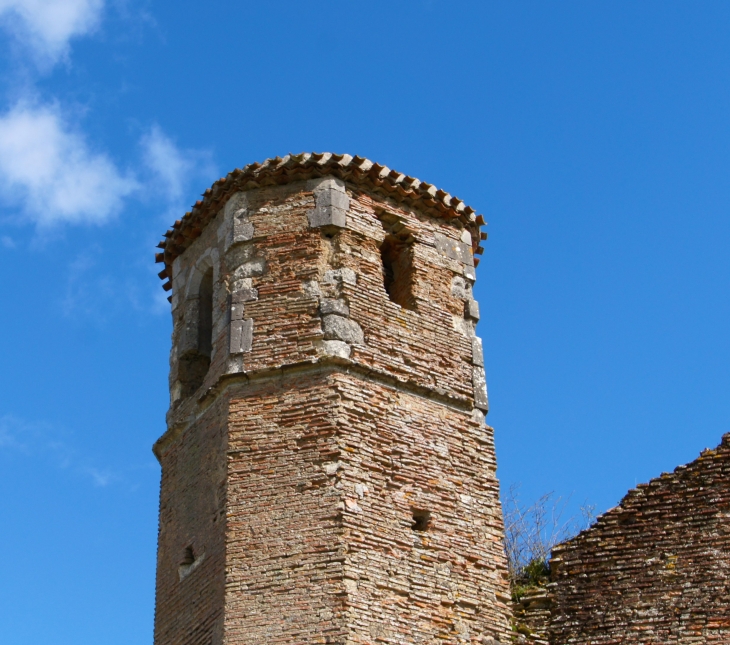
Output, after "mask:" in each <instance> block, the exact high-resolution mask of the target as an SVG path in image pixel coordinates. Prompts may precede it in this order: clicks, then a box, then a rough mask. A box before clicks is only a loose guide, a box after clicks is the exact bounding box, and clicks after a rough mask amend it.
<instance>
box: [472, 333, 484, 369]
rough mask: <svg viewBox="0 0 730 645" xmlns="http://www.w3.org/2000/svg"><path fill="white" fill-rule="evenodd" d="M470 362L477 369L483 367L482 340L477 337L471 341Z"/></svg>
mask: <svg viewBox="0 0 730 645" xmlns="http://www.w3.org/2000/svg"><path fill="white" fill-rule="evenodd" d="M471 362H472V363H474V365H477V366H478V367H484V351H483V349H482V339H481V338H479V337H477V336H475V337H474V338H472V339H471Z"/></svg>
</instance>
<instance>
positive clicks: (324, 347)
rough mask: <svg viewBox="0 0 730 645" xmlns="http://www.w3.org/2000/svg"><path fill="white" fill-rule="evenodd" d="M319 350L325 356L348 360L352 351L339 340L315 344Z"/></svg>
mask: <svg viewBox="0 0 730 645" xmlns="http://www.w3.org/2000/svg"><path fill="white" fill-rule="evenodd" d="M317 349H319V350H320V351H321V352H322V354H324V355H325V356H337V357H338V358H350V352H351V351H352V349H351V348H350V346H349V345H348V344H347V343H346V342H344V341H341V340H322V341H319V342H318V343H317Z"/></svg>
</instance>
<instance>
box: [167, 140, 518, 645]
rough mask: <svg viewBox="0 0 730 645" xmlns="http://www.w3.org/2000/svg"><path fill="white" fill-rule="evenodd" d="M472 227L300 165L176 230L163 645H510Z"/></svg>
mask: <svg viewBox="0 0 730 645" xmlns="http://www.w3.org/2000/svg"><path fill="white" fill-rule="evenodd" d="M481 224H483V220H482V219H481V217H480V216H477V215H476V213H475V212H474V211H473V210H472V209H470V208H469V207H467V206H465V205H464V204H463V203H462V202H461V201H460V200H458V199H456V198H454V197H452V196H451V195H449V194H448V193H446V192H444V191H441V190H439V189H437V188H436V187H434V186H432V185H430V184H426V183H424V182H420V181H418V180H417V179H414V178H412V177H407V176H406V175H402V174H401V173H396V172H395V171H391V170H390V169H388V168H385V167H384V166H380V165H378V164H374V163H372V162H370V161H368V160H365V159H362V158H359V157H350V156H347V155H330V154H324V155H315V154H312V155H298V156H294V157H285V158H283V159H274V160H268V161H266V162H264V163H263V164H252V165H250V166H247V167H246V168H243V169H241V170H237V171H234V172H232V173H230V174H229V175H228V176H227V177H226V178H224V179H222V180H221V181H219V182H216V183H215V184H214V185H213V187H212V188H211V189H210V190H208V191H206V193H205V195H204V197H203V199H202V200H201V202H199V203H198V204H196V205H195V207H194V208H193V209H192V211H191V212H190V213H188V214H186V215H185V216H184V217H183V218H182V219H181V220H180V221H179V222H176V224H175V225H174V226H173V227H172V228H171V229H170V231H168V232H167V233H166V234H165V239H164V240H163V242H161V244H160V248H161V249H162V252H161V253H160V255H159V257H158V259H159V260H160V261H161V262H163V263H164V265H165V269H164V270H163V271H162V274H161V276H162V277H165V278H166V279H167V282H166V283H165V285H164V286H165V288H166V289H167V290H171V291H172V293H171V302H172V318H173V333H172V351H171V354H170V391H171V405H170V409H169V411H168V414H167V430H166V432H165V433H164V434H163V435H162V436H161V437H160V439H159V440H158V441H157V443H156V444H155V447H154V451H155V454H156V455H157V457H158V459H159V461H160V464H161V466H162V483H161V491H160V525H159V544H158V557H157V581H156V585H157V593H156V609H155V640H154V642H155V645H180V644H181V643H185V644H186V645H241V644H243V643H246V644H249V643H250V644H256V645H258V644H260V643H266V645H308V644H315V643H316V644H325V643H329V644H330V645H345V644H352V645H354V644H356V643H360V644H361V645H365V644H373V645H374V644H376V643H378V644H379V643H382V644H391V645H394V644H406V643H412V644H415V643H424V644H425V643H442V644H444V645H450V644H453V645H467V644H468V645H476V644H477V643H478V644H482V645H487V644H495V643H503V644H505V645H506V644H507V643H509V642H511V635H510V627H509V625H510V622H509V621H510V598H509V590H508V583H507V569H506V559H505V555H504V550H503V546H502V540H503V525H502V513H501V507H500V501H499V484H498V481H497V477H496V461H495V454H494V436H493V430H492V428H490V427H489V426H487V425H486V424H485V416H484V413H485V411H486V409H487V407H486V406H487V402H486V389H485V388H486V386H485V379H484V369H483V365H484V358H483V353H482V350H481V342H480V341H479V339H478V338H477V337H476V318H477V317H478V314H477V313H476V309H475V307H476V303H474V300H473V296H472V287H473V283H474V279H475V275H474V260H473V253H474V252H476V251H477V250H478V248H479V247H477V246H476V243H477V242H474V243H472V240H475V241H478V240H479V239H481V238H480V231H479V227H480V225H481ZM185 294H187V296H186V295H185ZM188 296H189V297H188ZM472 303H473V304H472ZM188 346H189V347H190V348H191V349H189V350H186V351H181V350H182V349H183V348H185V347H188Z"/></svg>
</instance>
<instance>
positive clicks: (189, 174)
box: [140, 125, 215, 216]
mask: <svg viewBox="0 0 730 645" xmlns="http://www.w3.org/2000/svg"><path fill="white" fill-rule="evenodd" d="M140 143H141V146H142V158H143V161H144V163H145V165H146V166H147V168H148V169H149V170H150V172H151V173H152V176H153V181H152V182H151V183H150V185H149V191H150V193H151V195H153V196H154V198H156V199H159V198H162V200H163V201H164V202H166V203H167V210H168V211H173V210H174V211H175V212H176V214H177V215H178V216H179V215H180V214H181V210H182V209H183V208H184V207H185V205H184V204H183V198H184V197H185V196H186V193H187V190H188V188H189V186H190V184H191V183H192V182H193V181H194V180H196V179H199V178H201V179H202V178H205V179H206V180H208V181H210V177H211V176H213V175H214V174H215V168H214V165H213V163H212V161H211V155H210V153H209V152H206V151H202V150H193V149H189V148H188V149H182V148H179V147H178V146H177V145H176V144H175V142H174V141H173V140H172V139H171V138H170V137H169V136H168V135H166V134H165V133H164V132H163V131H162V129H161V128H160V127H159V126H158V125H154V126H152V128H150V130H149V132H147V133H146V134H145V135H144V136H143V137H142V139H141V142H140ZM166 214H167V213H166Z"/></svg>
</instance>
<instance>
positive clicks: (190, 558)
mask: <svg viewBox="0 0 730 645" xmlns="http://www.w3.org/2000/svg"><path fill="white" fill-rule="evenodd" d="M193 562H195V551H193V547H192V546H189V547H187V548H186V549H185V553H184V554H183V559H182V561H181V562H180V566H181V567H189V566H190V565H191V564H193Z"/></svg>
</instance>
